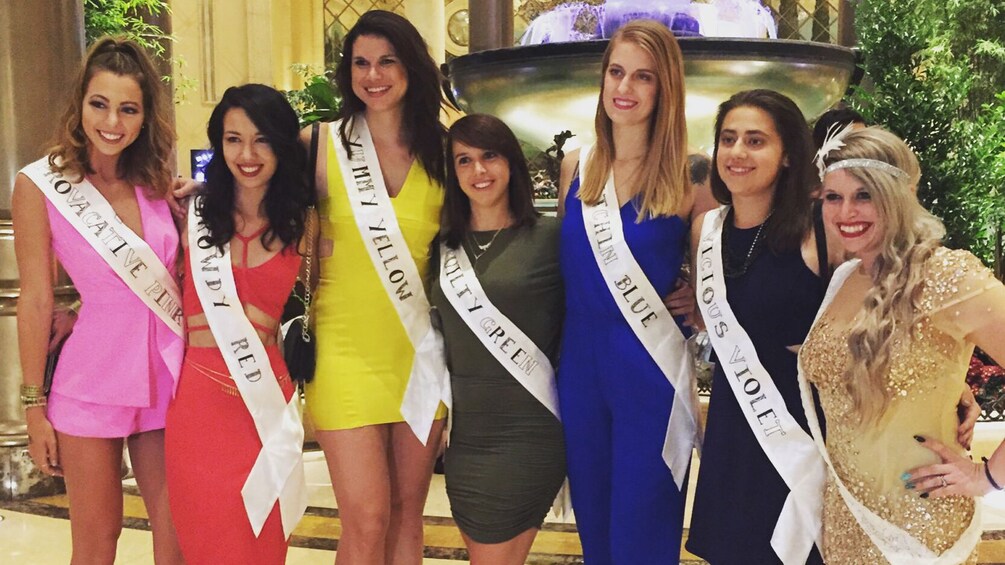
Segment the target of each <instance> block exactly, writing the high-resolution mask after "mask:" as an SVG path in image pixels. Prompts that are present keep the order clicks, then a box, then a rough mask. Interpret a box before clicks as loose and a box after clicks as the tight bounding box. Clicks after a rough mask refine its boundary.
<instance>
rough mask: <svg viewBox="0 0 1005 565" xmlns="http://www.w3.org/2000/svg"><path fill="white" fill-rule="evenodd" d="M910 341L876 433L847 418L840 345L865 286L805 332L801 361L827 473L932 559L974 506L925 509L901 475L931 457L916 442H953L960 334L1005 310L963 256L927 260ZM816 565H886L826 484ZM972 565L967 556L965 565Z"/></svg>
mask: <svg viewBox="0 0 1005 565" xmlns="http://www.w3.org/2000/svg"><path fill="white" fill-rule="evenodd" d="M924 268H925V269H926V273H925V280H924V283H923V284H924V286H923V290H922V294H921V302H920V307H921V309H922V312H923V313H924V317H923V318H922V319H921V320H920V321H919V322H918V323H916V324H915V327H914V328H913V329H912V330H913V339H910V340H908V339H902V340H897V341H895V342H894V343H893V348H892V352H891V362H890V369H889V371H888V375H887V379H886V381H887V387H888V390H890V391H891V392H892V393H893V398H892V401H891V402H890V405H889V408H888V409H887V411H886V413H885V414H884V415H883V417H882V419H881V420H880V421H879V422H878V423H872V424H866V423H863V422H861V420H860V418H859V417H858V416H857V415H856V413H855V412H854V411H853V408H852V404H851V398H850V396H849V395H848V393H847V392H846V389H845V387H844V379H843V372H844V368H845V367H846V366H847V364H848V362H849V361H850V353H849V349H848V335H849V331H850V325H851V322H852V320H853V319H854V316H855V314H856V313H857V311H859V310H860V309H861V304H862V298H863V297H864V294H865V291H866V290H867V289H868V287H869V286H870V285H871V284H872V283H871V281H870V279H869V277H868V276H866V275H864V274H862V273H860V272H857V273H854V274H852V275H851V276H850V277H849V278H848V279H847V280H846V281H845V284H844V286H843V287H842V288H841V290H840V291H839V292H838V294H837V296H836V297H835V300H834V302H833V303H831V305H830V306H829V307H828V309H827V311H826V312H825V313H824V314H823V316H821V318H820V320H819V321H818V323H817V324H816V325H815V326H814V327H813V329H812V330H811V331H810V333H809V335H808V336H807V338H806V343H805V344H804V345H803V347H802V349H801V351H800V360H801V363H802V366H803V368H804V370H805V372H806V377H807V379H808V380H809V381H810V382H812V383H813V384H814V385H816V387H817V389H818V391H819V393H820V402H821V405H822V407H823V409H824V414H825V415H826V438H827V447H828V451H829V452H830V456H831V459H832V461H833V463H834V468H835V470H836V471H837V473H838V475H839V476H840V477H841V479H842V481H843V482H844V483H845V485H846V486H847V487H848V489H849V490H850V491H851V493H852V494H853V495H855V497H856V498H857V499H858V500H859V501H861V502H862V503H863V504H864V505H865V506H867V507H868V508H869V509H870V510H872V511H873V512H875V513H876V514H878V515H879V516H881V517H882V518H884V519H886V520H887V521H889V522H890V523H892V524H895V525H897V526H899V527H900V528H901V529H903V530H905V531H907V532H909V533H911V534H912V535H913V536H914V537H916V538H917V539H918V540H920V541H921V542H922V543H924V544H925V545H926V546H927V547H928V548H929V549H931V550H932V551H933V552H935V553H937V554H942V553H943V552H944V551H945V550H947V549H949V548H950V547H951V546H952V545H953V544H954V543H955V542H956V540H957V539H958V538H959V537H960V535H962V533H963V532H964V530H965V529H966V528H967V526H968V525H969V524H970V520H971V517H972V516H973V513H974V500H973V499H972V498H968V497H962V496H950V497H946V498H937V499H936V498H928V499H923V498H921V497H920V496H919V494H918V493H917V492H915V491H913V490H908V489H907V488H905V486H904V482H903V481H902V480H901V475H902V474H903V473H904V472H905V471H907V470H909V469H912V468H914V467H918V466H921V465H928V464H932V463H937V462H938V457H937V456H936V455H935V454H933V453H932V452H931V451H929V450H928V449H926V448H924V447H923V446H921V444H919V443H918V442H917V441H915V440H914V437H913V436H915V435H924V436H926V437H932V438H935V439H937V440H939V441H941V442H943V443H944V444H945V445H947V446H956V448H957V449H958V450H959V451H960V452H961V453H962V452H963V448H962V447H960V446H959V444H958V443H957V442H956V428H957V426H958V420H957V415H956V404H957V402H958V401H959V398H960V394H961V393H962V392H963V386H964V378H965V376H966V372H967V366H968V364H969V361H970V356H971V354H972V353H973V349H974V345H973V344H972V343H969V342H968V341H967V340H966V338H965V336H966V335H967V334H968V333H969V331H970V330H968V329H967V327H968V325H972V323H971V322H972V321H973V320H976V319H978V318H979V317H980V316H981V315H982V314H983V313H985V312H987V311H988V307H989V304H991V303H992V302H990V301H999V302H998V303H1001V302H1000V301H1002V300H1005V291H1003V289H1002V286H1001V283H999V282H998V281H997V280H995V278H994V275H993V274H992V273H991V271H989V270H988V269H987V268H986V267H984V265H982V264H981V262H980V261H979V260H978V259H977V258H976V257H974V256H973V255H971V254H970V253H968V252H966V251H951V250H948V249H945V248H939V249H937V250H936V252H935V253H934V254H933V256H932V257H930V258H929V259H928V261H927V262H926V264H925V266H924ZM823 523H824V547H823V550H824V560H825V561H826V562H827V563H828V564H874V563H877V564H878V563H886V562H887V561H886V560H885V559H884V558H883V557H882V555H881V554H880V552H879V550H878V549H877V548H876V546H875V545H874V544H873V543H872V541H871V540H870V539H869V538H868V537H867V534H866V533H865V532H864V531H863V530H862V528H861V527H860V526H859V525H858V522H856V520H855V518H854V517H853V516H852V514H851V513H850V511H849V510H848V508H847V506H846V505H845V502H844V500H843V499H842V498H841V494H840V493H839V492H838V490H837V487H836V486H835V485H834V484H833V482H832V480H831V479H829V480H828V485H827V490H826V493H825V497H824V515H823ZM976 562H977V550H976V548H975V549H974V551H973V553H972V554H971V555H970V559H969V560H968V561H966V563H976Z"/></svg>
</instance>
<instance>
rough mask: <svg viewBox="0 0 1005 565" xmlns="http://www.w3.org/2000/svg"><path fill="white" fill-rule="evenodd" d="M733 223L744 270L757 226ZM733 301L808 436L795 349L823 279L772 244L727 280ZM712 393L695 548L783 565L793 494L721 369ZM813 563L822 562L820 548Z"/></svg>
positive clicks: (721, 560)
mask: <svg viewBox="0 0 1005 565" xmlns="http://www.w3.org/2000/svg"><path fill="white" fill-rule="evenodd" d="M731 224H732V222H728V224H727V225H728V227H725V228H724V229H725V230H726V233H727V234H728V237H729V241H728V247H729V249H732V250H735V251H733V252H732V255H733V256H734V257H735V258H738V259H739V263H740V264H742V263H743V260H744V258H745V256H746V254H747V250H749V249H750V246H751V244H752V243H753V240H754V236H755V234H756V233H757V228H751V229H737V228H736V227H734V226H732V225H731ZM725 247H726V246H724V248H725ZM724 253H725V249H724ZM726 295H727V297H728V299H729V304H730V306H731V307H732V309H733V312H734V313H735V314H736V319H737V321H739V323H740V325H741V326H743V328H744V329H745V330H746V332H747V334H748V335H749V336H750V339H751V341H752V342H753V344H754V347H755V348H756V349H757V355H758V358H759V359H760V360H761V363H762V364H763V365H764V368H765V369H767V371H768V373H769V374H771V376H772V379H773V380H774V382H775V386H776V387H777V388H778V391H779V392H780V393H781V395H782V397H783V398H784V399H785V405H786V406H788V408H789V412H791V413H792V415H793V417H795V419H796V421H797V422H799V425H800V426H802V427H803V429H804V430H808V428H807V425H806V417H805V415H804V413H803V408H802V402H801V400H800V397H799V383H798V381H797V371H796V354H795V353H793V352H792V351H789V350H788V349H787V347H789V346H792V345H799V344H801V343H802V342H803V340H804V339H805V338H806V334H807V333H808V332H809V330H810V326H811V325H812V324H813V318H814V316H816V313H817V309H818V308H819V307H820V303H821V302H822V301H823V295H824V291H823V287H822V284H821V281H820V279H819V278H818V277H817V275H816V274H814V273H813V271H811V270H810V269H809V268H808V267H807V266H806V263H805V262H804V261H803V258H802V255H801V253H800V251H799V250H798V249H796V250H794V251H790V252H786V253H782V254H778V255H776V254H774V253H773V252H772V251H771V250H769V249H767V247H766V246H765V247H764V248H763V250H762V251H761V252H760V254H759V255H757V256H756V258H755V259H754V260H753V262H752V264H751V265H750V266H749V267H748V268H747V271H746V273H744V274H742V275H739V276H738V277H736V278H728V277H727V278H726ZM712 391H713V392H712V398H711V402H710V404H709V407H708V421H707V424H706V427H705V443H704V444H703V449H702V457H701V467H700V468H699V473H698V485H697V488H696V492H695V500H694V505H693V510H692V514H691V526H690V531H689V535H688V541H687V549H688V551H690V552H691V553H694V554H695V555H698V556H700V557H702V558H703V559H705V560H707V561H708V562H709V563H711V564H712V565H721V564H737V565H739V564H744V565H746V564H750V563H757V564H758V565H762V564H770V563H781V561H780V560H779V559H778V556H777V555H775V552H774V550H773V549H772V548H771V535H772V533H773V532H774V529H775V522H776V521H777V519H778V515H779V514H780V513H781V511H782V505H783V504H784V503H785V497H786V496H788V494H789V489H788V487H787V486H786V485H785V482H784V481H783V480H782V478H781V477H780V476H779V475H778V472H777V471H775V468H774V466H773V465H772V464H771V462H770V461H769V460H768V457H767V456H766V455H765V454H764V452H763V451H762V450H761V446H760V444H759V443H758V442H757V438H756V437H754V433H753V432H752V431H751V430H750V427H749V426H748V425H747V420H746V419H745V418H744V415H743V413H742V412H741V411H740V405H739V403H738V402H737V401H736V397H735V396H734V395H733V391H732V390H731V389H730V387H729V383H728V382H726V376H725V374H724V373H723V371H722V369H721V366H720V365H719V364H716V369H715V372H714V374H713V376H712ZM807 562H808V563H822V560H821V559H820V555H819V553H818V551H817V549H816V548H814V550H813V552H812V553H811V554H810V558H809V560H808V561H807Z"/></svg>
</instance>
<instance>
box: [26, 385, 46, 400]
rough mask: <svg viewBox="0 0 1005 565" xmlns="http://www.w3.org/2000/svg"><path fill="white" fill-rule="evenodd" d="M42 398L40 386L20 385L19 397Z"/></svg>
mask: <svg viewBox="0 0 1005 565" xmlns="http://www.w3.org/2000/svg"><path fill="white" fill-rule="evenodd" d="M25 396H29V397H31V396H43V394H42V385H25V384H23V385H21V397H22V398H23V397H25Z"/></svg>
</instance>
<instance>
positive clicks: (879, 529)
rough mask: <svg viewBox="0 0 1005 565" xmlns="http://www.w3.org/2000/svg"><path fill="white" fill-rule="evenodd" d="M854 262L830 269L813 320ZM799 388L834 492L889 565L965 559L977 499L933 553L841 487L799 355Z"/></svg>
mask: <svg viewBox="0 0 1005 565" xmlns="http://www.w3.org/2000/svg"><path fill="white" fill-rule="evenodd" d="M858 265H859V260H858V259H853V260H851V261H848V262H846V263H845V264H843V265H841V266H840V267H838V268H837V269H836V270H835V271H834V276H833V277H832V278H831V282H830V286H828V287H827V294H826V295H825V296H824V301H823V304H821V305H820V310H819V311H818V312H817V317H816V320H819V319H820V316H821V315H822V314H823V313H824V311H825V310H827V306H828V305H830V303H831V301H832V300H833V299H834V296H835V295H837V293H838V291H839V290H840V289H841V285H843V284H844V281H845V279H847V278H848V276H849V275H851V274H852V273H853V272H855V269H857V268H858ZM816 320H814V325H816ZM799 389H800V392H801V393H802V399H803V409H804V410H805V411H806V420H807V421H808V422H809V424H810V431H811V432H813V436H814V437H813V439H814V441H815V443H816V445H817V449H819V451H820V455H822V456H823V459H824V461H825V462H826V463H827V468H828V470H829V471H830V475H831V477H832V479H833V480H834V483H835V485H836V486H837V489H838V492H840V493H841V498H842V499H843V500H844V502H845V505H846V506H847V507H848V510H849V511H850V512H851V514H852V516H854V517H855V520H856V521H857V522H858V524H859V526H861V527H862V530H863V531H865V533H866V534H867V535H868V536H869V539H870V540H872V543H874V544H875V545H876V547H877V548H878V549H879V551H880V552H881V553H882V554H883V557H885V558H886V560H887V561H889V562H890V563H891V564H892V565H955V564H957V563H963V562H964V561H966V560H967V557H969V556H970V554H971V553H972V552H973V550H974V548H975V547H977V544H978V543H979V542H980V540H981V533H982V528H981V518H980V514H981V505H980V501H976V504H975V505H974V516H973V519H972V520H971V522H970V525H969V526H967V529H966V530H964V532H963V534H962V535H960V538H959V539H958V540H956V543H955V544H953V546H952V547H950V548H949V549H947V550H946V551H945V552H944V553H943V554H942V555H936V554H935V552H933V551H932V550H931V549H929V548H928V547H927V546H926V545H925V544H923V543H921V542H920V541H918V539H917V538H915V537H914V536H912V535H911V534H910V533H909V532H906V531H904V530H903V529H901V528H900V527H899V526H897V525H895V524H891V523H890V522H888V521H886V520H885V519H884V518H883V517H881V516H879V515H877V514H876V513H875V512H873V511H872V510H870V509H869V508H868V507H867V506H866V505H864V504H862V503H861V502H859V501H858V499H856V498H855V495H853V494H852V493H851V491H849V490H848V487H847V486H845V484H844V481H842V480H841V477H840V476H839V475H838V473H837V471H836V470H835V469H834V465H833V464H832V463H831V460H830V455H829V454H828V452H827V446H826V445H824V442H823V439H822V438H823V435H822V434H821V432H820V422H819V421H818V420H817V412H816V409H815V407H814V401H813V393H812V392H811V391H810V384H809V381H807V380H806V375H805V374H804V372H803V367H802V355H801V354H800V356H799ZM933 519H938V516H934V517H933Z"/></svg>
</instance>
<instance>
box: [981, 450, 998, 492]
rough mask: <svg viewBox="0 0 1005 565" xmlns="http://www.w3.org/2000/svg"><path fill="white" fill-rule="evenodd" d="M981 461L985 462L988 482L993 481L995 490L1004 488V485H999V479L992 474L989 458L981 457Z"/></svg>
mask: <svg viewBox="0 0 1005 565" xmlns="http://www.w3.org/2000/svg"><path fill="white" fill-rule="evenodd" d="M981 461H983V462H984V476H985V477H987V478H988V482H989V483H991V486H993V487H994V488H995V490H1002V487H1000V486H998V481H996V480H995V478H994V477H992V476H991V469H990V468H989V467H988V458H987V457H981Z"/></svg>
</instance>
